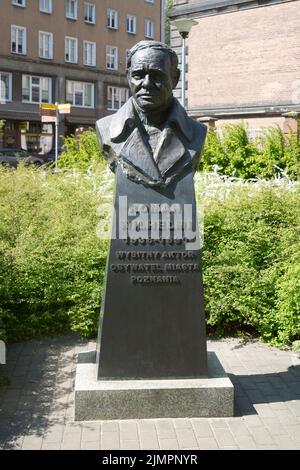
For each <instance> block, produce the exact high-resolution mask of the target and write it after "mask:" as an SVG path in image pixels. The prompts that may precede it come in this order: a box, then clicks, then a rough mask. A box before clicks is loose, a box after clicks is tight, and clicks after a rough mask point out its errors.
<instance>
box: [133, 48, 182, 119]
mask: <svg viewBox="0 0 300 470" xmlns="http://www.w3.org/2000/svg"><path fill="white" fill-rule="evenodd" d="M128 82H129V86H130V89H131V93H132V96H133V98H134V100H135V101H136V103H137V104H138V106H139V107H140V108H141V109H142V110H143V111H145V112H147V111H148V112H151V111H155V110H157V109H159V108H163V107H164V106H166V105H167V104H168V103H169V101H170V98H171V96H172V90H173V86H174V82H173V79H172V66H171V61H170V57H169V55H168V54H167V53H166V52H164V51H160V50H158V49H152V48H148V49H142V50H140V51H137V52H136V53H135V54H134V55H133V57H132V59H131V67H130V70H129V73H128Z"/></svg>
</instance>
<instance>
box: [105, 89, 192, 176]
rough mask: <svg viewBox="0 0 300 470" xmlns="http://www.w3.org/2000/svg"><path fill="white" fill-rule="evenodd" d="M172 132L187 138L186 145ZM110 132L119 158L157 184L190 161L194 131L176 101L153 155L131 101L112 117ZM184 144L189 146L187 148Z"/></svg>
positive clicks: (113, 147)
mask: <svg viewBox="0 0 300 470" xmlns="http://www.w3.org/2000/svg"><path fill="white" fill-rule="evenodd" d="M173 128H174V129H180V131H181V132H180V133H181V134H182V135H183V136H184V137H183V139H184V140H183V141H182V140H181V139H180V138H179V137H178V136H177V132H175V131H174V129H173ZM109 132H110V139H111V142H112V144H113V146H112V149H113V150H114V152H115V155H116V157H117V158H120V159H121V160H122V159H123V160H124V162H126V164H128V165H129V166H132V167H133V168H134V169H135V170H136V171H138V172H140V173H142V174H143V175H144V176H146V177H147V176H148V177H150V178H151V179H153V180H156V181H163V178H164V177H165V175H166V173H167V172H168V171H169V170H171V168H172V167H173V166H174V165H175V164H176V163H177V162H179V161H180V160H181V159H182V160H183V166H185V165H186V164H187V163H188V161H190V159H191V155H190V153H189V151H188V150H187V149H188V145H187V144H188V142H190V141H191V139H192V129H191V128H190V126H189V125H188V117H187V114H186V112H185V110H184V109H182V108H181V107H180V105H179V103H178V102H177V100H176V99H174V101H173V107H172V110H171V113H170V117H169V120H168V124H167V126H166V128H165V129H164V130H163V131H162V135H161V137H160V139H159V141H158V144H157V147H156V149H155V152H154V155H152V152H151V150H150V148H149V146H148V145H147V143H146V142H145V140H144V139H143V136H142V133H141V132H140V130H139V128H138V127H137V125H136V115H135V111H134V105H133V98H130V99H129V100H128V101H127V103H126V104H125V105H124V106H122V108H121V109H120V110H119V111H118V112H117V113H116V114H115V115H114V116H113V117H112V120H111V125H110V129H109ZM183 142H186V145H185V144H184V143H183ZM183 157H185V158H183Z"/></svg>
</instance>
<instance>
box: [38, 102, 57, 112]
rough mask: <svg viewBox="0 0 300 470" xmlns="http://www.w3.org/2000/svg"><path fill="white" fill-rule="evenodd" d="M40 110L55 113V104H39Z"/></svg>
mask: <svg viewBox="0 0 300 470" xmlns="http://www.w3.org/2000/svg"><path fill="white" fill-rule="evenodd" d="M40 109H45V110H48V111H50V110H51V111H53V110H54V111H55V110H56V105H55V104H52V103H47V104H45V103H43V104H40Z"/></svg>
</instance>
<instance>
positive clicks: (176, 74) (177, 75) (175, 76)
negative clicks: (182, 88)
mask: <svg viewBox="0 0 300 470" xmlns="http://www.w3.org/2000/svg"><path fill="white" fill-rule="evenodd" d="M179 78H180V70H179V69H176V70H175V71H174V73H173V89H174V88H176V86H177V83H178V82H179Z"/></svg>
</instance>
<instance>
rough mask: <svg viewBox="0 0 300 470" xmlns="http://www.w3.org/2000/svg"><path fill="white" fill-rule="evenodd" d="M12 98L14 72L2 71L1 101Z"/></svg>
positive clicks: (0, 75)
mask: <svg viewBox="0 0 300 470" xmlns="http://www.w3.org/2000/svg"><path fill="white" fill-rule="evenodd" d="M11 100H12V74H11V73H8V72H0V103H1V104H4V103H7V102H8V101H11Z"/></svg>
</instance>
